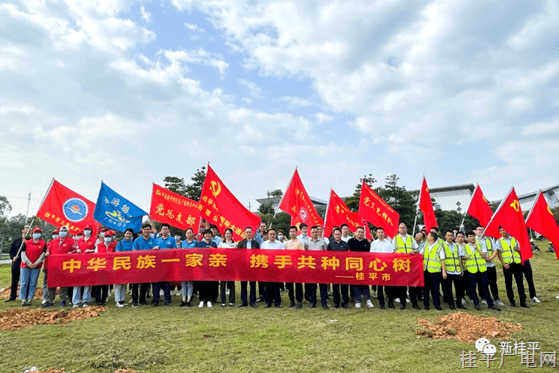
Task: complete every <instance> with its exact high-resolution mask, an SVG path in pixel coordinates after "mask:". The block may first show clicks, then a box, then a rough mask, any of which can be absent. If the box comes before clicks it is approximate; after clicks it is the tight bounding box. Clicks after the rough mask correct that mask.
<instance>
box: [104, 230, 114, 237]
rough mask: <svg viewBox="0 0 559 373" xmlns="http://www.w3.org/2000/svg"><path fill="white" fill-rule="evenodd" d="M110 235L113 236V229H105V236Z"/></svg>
mask: <svg viewBox="0 0 559 373" xmlns="http://www.w3.org/2000/svg"><path fill="white" fill-rule="evenodd" d="M111 236H113V231H111V230H107V231H106V232H105V237H111Z"/></svg>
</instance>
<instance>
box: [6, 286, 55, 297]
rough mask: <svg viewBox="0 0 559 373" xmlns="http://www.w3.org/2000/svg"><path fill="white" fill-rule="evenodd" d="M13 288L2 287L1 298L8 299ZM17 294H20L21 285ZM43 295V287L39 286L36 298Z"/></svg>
mask: <svg viewBox="0 0 559 373" xmlns="http://www.w3.org/2000/svg"><path fill="white" fill-rule="evenodd" d="M10 291H11V288H9V287H7V288H5V289H0V298H4V299H8V298H9V297H10ZM57 293H58V292H57ZM17 295H18V296H19V286H18V287H17ZM42 297H43V288H42V285H41V287H37V289H36V290H35V299H41V298H42Z"/></svg>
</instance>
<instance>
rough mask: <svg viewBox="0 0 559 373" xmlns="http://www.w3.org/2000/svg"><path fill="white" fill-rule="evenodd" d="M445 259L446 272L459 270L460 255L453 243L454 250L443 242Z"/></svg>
mask: <svg viewBox="0 0 559 373" xmlns="http://www.w3.org/2000/svg"><path fill="white" fill-rule="evenodd" d="M443 245H444V253H445V260H444V265H445V267H446V271H447V272H460V271H461V268H460V255H459V254H458V253H459V250H458V245H457V244H454V251H453V250H452V249H451V248H450V246H448V243H447V242H445V243H444V244H443Z"/></svg>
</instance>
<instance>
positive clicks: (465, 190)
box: [409, 184, 475, 214]
mask: <svg viewBox="0 0 559 373" xmlns="http://www.w3.org/2000/svg"><path fill="white" fill-rule="evenodd" d="M474 189H475V185H474V184H463V185H452V186H446V187H441V188H429V193H431V198H434V199H435V203H434V204H433V207H434V208H435V210H445V211H451V210H456V211H458V212H460V213H462V214H464V213H465V212H466V211H467V210H468V206H469V205H470V200H471V199H472V194H473V193H474ZM409 192H410V193H419V190H410V191H409Z"/></svg>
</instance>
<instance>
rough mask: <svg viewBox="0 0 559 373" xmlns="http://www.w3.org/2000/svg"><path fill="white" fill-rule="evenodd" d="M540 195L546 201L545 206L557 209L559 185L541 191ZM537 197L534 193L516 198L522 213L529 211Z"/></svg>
mask: <svg viewBox="0 0 559 373" xmlns="http://www.w3.org/2000/svg"><path fill="white" fill-rule="evenodd" d="M542 194H543V196H544V197H545V199H546V200H547V204H548V205H549V207H550V208H555V207H559V185H555V186H552V187H549V188H546V189H542ZM537 195H538V192H537V191H536V192H532V193H527V194H522V195H520V196H518V201H519V202H520V207H521V208H522V211H530V209H531V208H532V205H533V204H534V200H535V199H536V196H537ZM494 202H497V203H501V201H494Z"/></svg>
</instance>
